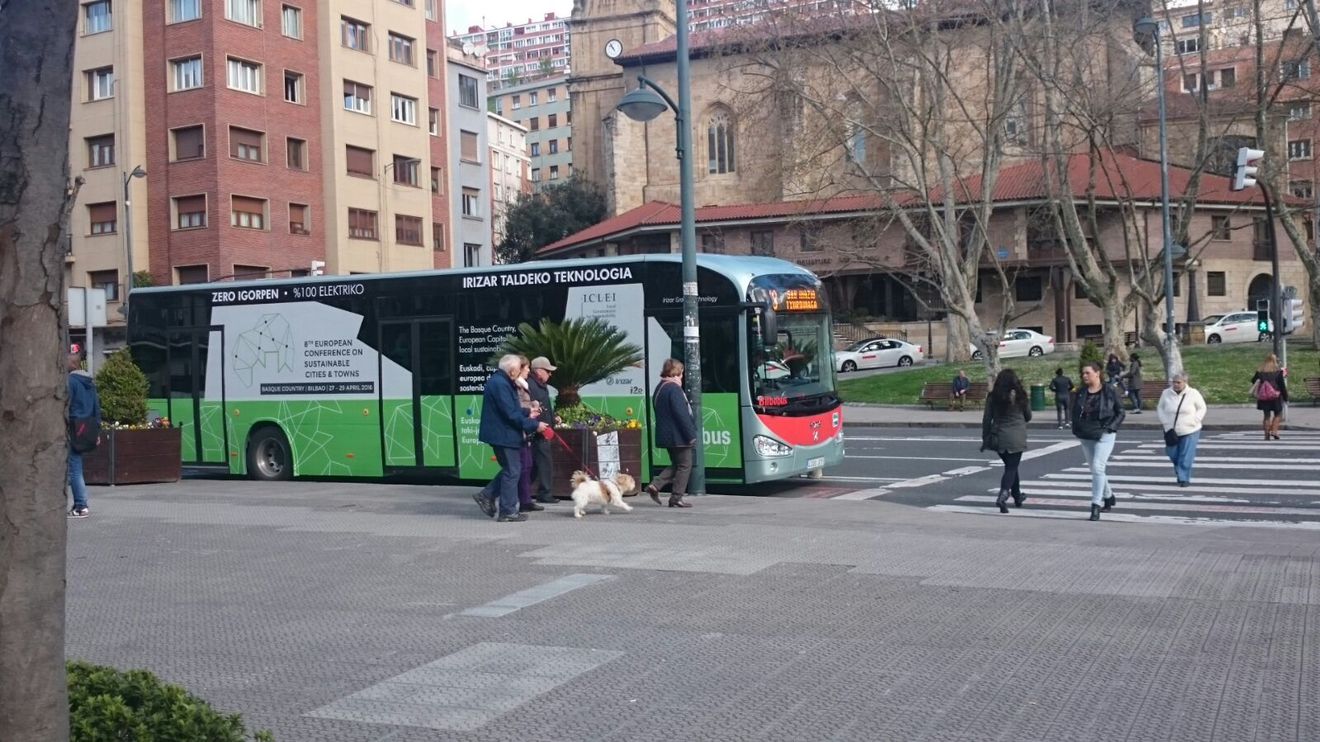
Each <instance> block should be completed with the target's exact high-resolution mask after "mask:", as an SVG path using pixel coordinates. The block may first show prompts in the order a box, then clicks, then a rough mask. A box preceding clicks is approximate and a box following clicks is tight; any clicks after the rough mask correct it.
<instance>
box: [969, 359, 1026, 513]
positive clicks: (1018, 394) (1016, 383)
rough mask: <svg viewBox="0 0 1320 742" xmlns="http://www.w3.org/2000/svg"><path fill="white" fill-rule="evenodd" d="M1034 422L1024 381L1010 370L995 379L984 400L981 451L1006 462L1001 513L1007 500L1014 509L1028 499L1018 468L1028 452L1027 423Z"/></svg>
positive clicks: (1001, 495)
mask: <svg viewBox="0 0 1320 742" xmlns="http://www.w3.org/2000/svg"><path fill="white" fill-rule="evenodd" d="M1029 422H1031V402H1030V400H1029V399H1028V398H1027V391H1026V390H1025V389H1023V388H1022V381H1021V380H1019V379H1018V375H1017V373H1016V372H1014V371H1013V369H1011V368H1006V369H1004V370H1003V371H1000V372H999V375H998V376H996V377H995V383H994V387H993V388H992V389H991V390H990V394H989V395H988V396H987V397H986V399H985V414H984V415H982V416H981V450H982V451H986V450H990V451H994V452H995V453H997V454H999V459H1000V460H1001V461H1003V462H1004V473H1003V475H1002V476H1000V478H999V497H998V498H996V499H995V505H997V506H998V507H999V512H1001V513H1007V512H1008V498H1009V496H1010V495H1011V496H1012V497H1013V507H1017V508H1020V507H1022V503H1023V502H1024V501H1025V500H1026V499H1027V496H1026V495H1024V494H1022V481H1021V479H1020V478H1019V477H1018V465H1019V464H1021V463H1022V453H1023V452H1024V451H1026V450H1027V423H1029Z"/></svg>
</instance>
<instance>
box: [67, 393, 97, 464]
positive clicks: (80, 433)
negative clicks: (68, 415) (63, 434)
mask: <svg viewBox="0 0 1320 742" xmlns="http://www.w3.org/2000/svg"><path fill="white" fill-rule="evenodd" d="M99 445H101V400H100V399H94V401H93V407H92V414H91V415H89V416H88V417H75V418H73V419H71V420H69V448H72V449H73V452H74V453H79V454H82V453H91V452H92V451H95V450H96V447H97V446H99Z"/></svg>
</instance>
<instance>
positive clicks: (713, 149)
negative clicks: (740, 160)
mask: <svg viewBox="0 0 1320 742" xmlns="http://www.w3.org/2000/svg"><path fill="white" fill-rule="evenodd" d="M706 151H707V154H708V166H707V172H709V173H712V174H715V173H731V172H733V171H734V169H735V160H734V154H733V153H734V135H733V119H732V117H730V116H729V114H728V112H727V111H717V112H716V113H714V114H712V115H711V117H710V121H709V123H708V124H707V125H706Z"/></svg>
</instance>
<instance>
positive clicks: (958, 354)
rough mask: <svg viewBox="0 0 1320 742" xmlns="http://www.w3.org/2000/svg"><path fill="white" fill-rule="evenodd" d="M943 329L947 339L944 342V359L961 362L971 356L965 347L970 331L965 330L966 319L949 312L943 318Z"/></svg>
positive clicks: (968, 340) (969, 339) (948, 361)
mask: <svg viewBox="0 0 1320 742" xmlns="http://www.w3.org/2000/svg"><path fill="white" fill-rule="evenodd" d="M944 330H945V337H946V338H947V340H946V341H945V343H944V360H945V362H947V363H961V362H963V361H966V360H967V359H968V358H970V357H971V355H972V353H971V351H970V350H968V349H967V344H968V343H969V342H971V339H972V337H971V333H970V332H968V330H967V321H966V320H964V319H963V318H962V317H959V316H958V315H956V314H954V313H953V312H949V313H948V314H947V315H945V318H944Z"/></svg>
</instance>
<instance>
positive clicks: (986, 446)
mask: <svg viewBox="0 0 1320 742" xmlns="http://www.w3.org/2000/svg"><path fill="white" fill-rule="evenodd" d="M981 450H982V451H998V450H999V431H997V430H995V429H994V428H991V429H990V432H989V433H986V434H985V435H983V436H981Z"/></svg>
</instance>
